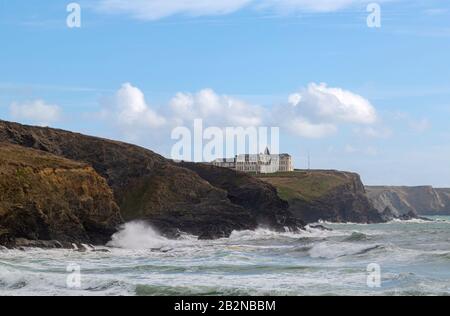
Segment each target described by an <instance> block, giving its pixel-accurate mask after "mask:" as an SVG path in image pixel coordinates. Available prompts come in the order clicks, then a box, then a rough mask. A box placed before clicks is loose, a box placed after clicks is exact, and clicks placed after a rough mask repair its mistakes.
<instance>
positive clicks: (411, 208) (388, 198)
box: [366, 186, 450, 215]
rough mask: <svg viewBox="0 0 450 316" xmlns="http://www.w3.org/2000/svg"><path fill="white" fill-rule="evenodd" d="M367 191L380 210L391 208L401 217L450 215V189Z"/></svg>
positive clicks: (425, 188)
mask: <svg viewBox="0 0 450 316" xmlns="http://www.w3.org/2000/svg"><path fill="white" fill-rule="evenodd" d="M366 190H367V193H368V196H369V198H370V199H371V201H372V202H373V204H374V206H375V207H376V208H377V209H379V210H381V209H386V208H389V209H391V210H392V211H393V212H394V213H395V214H399V215H402V214H408V213H414V214H418V215H450V189H435V188H433V187H431V186H421V187H387V186H386V187H383V186H368V187H366Z"/></svg>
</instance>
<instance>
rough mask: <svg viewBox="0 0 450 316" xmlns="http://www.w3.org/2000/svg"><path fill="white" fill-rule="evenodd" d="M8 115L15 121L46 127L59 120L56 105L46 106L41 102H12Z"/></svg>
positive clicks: (59, 113)
mask: <svg viewBox="0 0 450 316" xmlns="http://www.w3.org/2000/svg"><path fill="white" fill-rule="evenodd" d="M10 115H11V117H12V118H13V119H15V120H24V121H27V122H30V123H33V124H38V125H41V126H46V125H49V124H51V123H54V122H56V121H58V120H59V119H60V118H61V109H60V107H59V106H58V105H53V104H47V103H46V102H45V101H43V100H34V101H30V102H24V103H17V102H14V103H12V104H11V106H10Z"/></svg>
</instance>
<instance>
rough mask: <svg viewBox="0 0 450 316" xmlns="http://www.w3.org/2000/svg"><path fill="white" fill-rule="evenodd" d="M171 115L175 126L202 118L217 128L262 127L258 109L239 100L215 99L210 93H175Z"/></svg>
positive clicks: (259, 109) (217, 96)
mask: <svg viewBox="0 0 450 316" xmlns="http://www.w3.org/2000/svg"><path fill="white" fill-rule="evenodd" d="M170 109H171V113H170V114H171V115H172V117H173V118H175V119H176V121H177V123H182V124H183V123H186V122H187V121H190V120H194V119H196V118H202V119H203V120H205V121H207V122H208V124H210V125H213V126H219V127H227V126H244V127H247V126H259V125H262V124H263V116H264V111H263V109H262V108H261V107H259V106H255V105H251V104H249V103H246V102H244V101H242V100H239V99H236V98H233V97H229V96H226V95H218V94H217V93H215V92H214V91H213V90H211V89H204V90H201V91H199V92H198V93H196V94H190V93H178V94H177V95H176V96H175V97H174V98H173V99H172V100H171V102H170Z"/></svg>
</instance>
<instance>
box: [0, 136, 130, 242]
mask: <svg viewBox="0 0 450 316" xmlns="http://www.w3.org/2000/svg"><path fill="white" fill-rule="evenodd" d="M0 197H1V198H0V244H4V245H7V246H15V245H18V244H19V245H20V244H26V243H30V242H31V241H35V242H38V241H39V243H40V244H38V245H40V246H45V245H53V246H59V247H62V246H63V244H64V243H66V244H67V243H69V244H71V243H92V244H104V243H106V242H107V241H108V239H109V237H110V236H111V234H113V233H114V232H115V231H116V228H117V226H118V225H119V224H121V223H122V218H121V216H120V212H119V207H118V206H117V204H116V203H115V202H114V198H113V194H112V191H111V189H110V188H109V186H108V185H107V183H106V181H105V180H104V179H103V178H102V177H101V176H99V175H98V174H97V173H96V172H95V171H94V169H93V168H91V167H90V166H89V165H87V164H84V163H79V162H75V161H71V160H67V159H64V158H61V157H57V156H54V155H51V154H47V153H44V152H41V151H38V150H33V149H28V148H23V147H19V146H15V145H9V144H5V143H0ZM52 240H54V241H55V240H56V241H58V242H52Z"/></svg>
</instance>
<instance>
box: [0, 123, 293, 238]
mask: <svg viewBox="0 0 450 316" xmlns="http://www.w3.org/2000/svg"><path fill="white" fill-rule="evenodd" d="M0 142H8V143H12V144H16V145H20V146H24V147H28V148H33V149H37V150H40V151H43V152H47V153H51V154H54V155H57V156H60V157H65V158H67V159H71V160H74V161H78V162H82V163H85V164H87V165H89V166H92V168H93V169H94V170H95V171H96V172H97V173H98V174H99V175H100V176H102V177H103V178H104V179H105V180H106V182H107V183H108V184H109V186H110V187H111V188H112V190H113V192H114V198H115V201H116V202H117V204H118V205H119V207H120V211H121V214H122V216H123V218H124V220H125V221H131V220H146V221H148V222H149V223H151V224H153V225H154V226H155V227H156V228H158V229H159V230H160V231H161V232H162V233H164V234H165V235H168V236H175V235H176V234H177V232H178V231H180V230H181V231H185V232H188V233H192V234H195V235H198V236H203V237H204V238H208V237H209V238H217V237H226V236H228V235H229V234H230V233H231V232H232V231H233V230H236V229H238V230H239V229H254V228H256V227H257V226H258V225H259V224H260V222H259V220H260V219H263V218H264V219H266V220H265V221H264V223H263V224H264V225H268V226H269V227H275V228H276V227H279V222H278V216H277V215H275V214H278V212H280V207H281V208H284V211H285V212H286V209H287V206H286V205H282V202H281V201H280V199H279V198H278V197H277V196H276V195H273V196H271V197H267V196H264V195H263V194H261V191H260V189H259V187H258V184H255V185H253V187H247V193H246V194H247V195H246V196H247V198H248V200H247V201H246V203H239V202H238V201H237V200H236V199H233V197H232V196H231V195H230V194H229V192H228V191H227V190H226V189H224V188H222V187H220V186H215V185H214V184H213V183H211V182H208V181H207V180H205V177H203V178H202V177H201V176H200V175H198V174H197V173H196V172H195V170H194V171H193V170H191V169H193V168H190V169H189V168H185V167H183V166H180V165H178V164H176V163H174V162H172V161H170V160H167V159H165V158H164V157H162V156H160V155H157V154H155V153H154V152H152V151H150V150H147V149H144V148H141V147H138V146H134V145H130V144H126V143H121V142H116V141H110V140H105V139H101V138H96V137H90V136H85V135H81V134H76V133H71V132H67V131H62V130H56V129H51V128H40V127H31V126H24V125H20V124H16V123H10V122H5V121H0ZM221 170H222V169H221ZM260 185H261V184H260ZM266 187H267V186H264V188H262V189H261V190H265V189H266ZM234 194H235V195H236V194H237V193H236V192H234ZM259 199H264V202H262V201H260V200H259ZM271 199H273V201H271ZM263 203H266V205H267V208H265V209H264V212H265V214H266V215H267V216H265V215H264V216H260V215H259V214H258V212H259V211H262V209H261V208H259V209H255V208H254V207H250V206H251V205H262V204H263ZM272 206H273V207H274V208H273V209H272ZM272 212H273V214H274V215H273V216H270V215H268V214H271V213H272Z"/></svg>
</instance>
